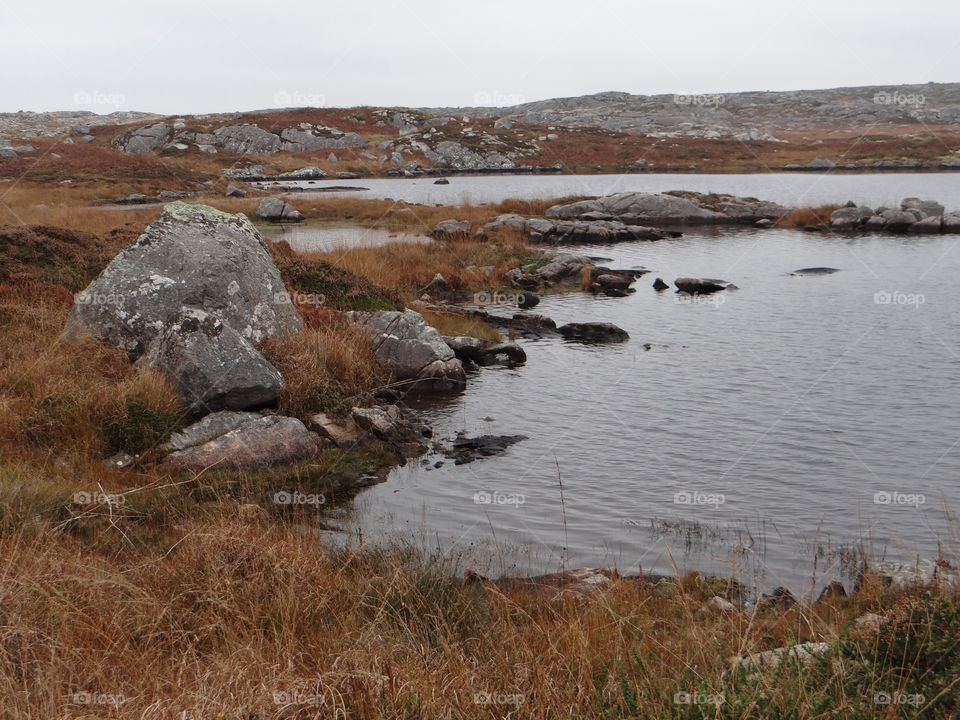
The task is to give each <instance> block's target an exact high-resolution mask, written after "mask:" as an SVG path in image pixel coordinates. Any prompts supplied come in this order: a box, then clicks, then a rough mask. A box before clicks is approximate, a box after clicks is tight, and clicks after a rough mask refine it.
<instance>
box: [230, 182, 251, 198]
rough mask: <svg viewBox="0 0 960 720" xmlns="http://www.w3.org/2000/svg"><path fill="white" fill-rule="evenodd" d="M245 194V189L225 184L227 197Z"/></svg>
mask: <svg viewBox="0 0 960 720" xmlns="http://www.w3.org/2000/svg"><path fill="white" fill-rule="evenodd" d="M246 194H247V192H246V191H245V190H242V189H241V188H238V187H237V186H236V185H227V192H226V196H227V197H244V196H245V195H246Z"/></svg>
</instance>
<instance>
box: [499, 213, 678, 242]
mask: <svg viewBox="0 0 960 720" xmlns="http://www.w3.org/2000/svg"><path fill="white" fill-rule="evenodd" d="M504 228H509V229H511V230H515V231H517V232H521V233H524V234H526V235H527V236H528V237H529V239H530V240H531V241H532V242H541V243H557V244H561V243H562V244H565V243H607V242H621V241H630V240H663V239H664V238H667V237H677V236H678V235H679V233H668V232H664V231H663V230H657V229H656V228H652V227H645V226H643V225H626V224H624V223H622V222H620V221H618V220H595V219H587V220H560V221H553V220H543V219H540V218H530V219H528V218H524V217H522V216H521V215H498V216H497V217H495V218H493V219H492V220H490V222H488V223H487V224H486V225H484V226H483V234H484V235H487V234H489V233H496V232H499V231H501V230H503V229H504Z"/></svg>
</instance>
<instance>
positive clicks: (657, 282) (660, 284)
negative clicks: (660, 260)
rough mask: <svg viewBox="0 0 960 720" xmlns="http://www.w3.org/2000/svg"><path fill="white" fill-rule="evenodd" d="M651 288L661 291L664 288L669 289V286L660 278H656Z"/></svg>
mask: <svg viewBox="0 0 960 720" xmlns="http://www.w3.org/2000/svg"><path fill="white" fill-rule="evenodd" d="M653 289H654V290H656V291H657V292H663V291H664V290H669V289H670V286H669V285H667V284H666V283H665V282H664V281H663V279H662V278H657V279H656V280H654V281H653Z"/></svg>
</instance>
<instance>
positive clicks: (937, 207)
mask: <svg viewBox="0 0 960 720" xmlns="http://www.w3.org/2000/svg"><path fill="white" fill-rule="evenodd" d="M900 209H901V210H906V211H908V212H910V211H916V212H919V213H920V219H921V220H923V219H925V218H929V217H943V212H944V207H943V205H941V204H940V203H938V202H936V201H935V200H921V199H920V198H906V199H905V200H904V201H903V202H902V203H900Z"/></svg>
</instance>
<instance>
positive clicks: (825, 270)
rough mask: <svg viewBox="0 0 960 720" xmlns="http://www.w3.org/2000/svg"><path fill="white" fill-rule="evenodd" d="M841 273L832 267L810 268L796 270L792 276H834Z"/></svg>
mask: <svg viewBox="0 0 960 720" xmlns="http://www.w3.org/2000/svg"><path fill="white" fill-rule="evenodd" d="M837 272H840V271H839V270H838V269H837V268H832V267H808V268H800V269H799V270H794V271H793V272H792V273H790V274H791V275H833V273H837Z"/></svg>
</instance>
